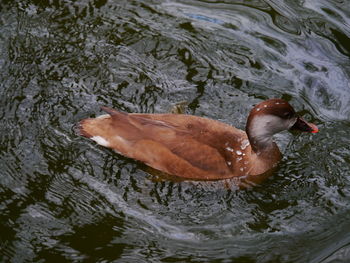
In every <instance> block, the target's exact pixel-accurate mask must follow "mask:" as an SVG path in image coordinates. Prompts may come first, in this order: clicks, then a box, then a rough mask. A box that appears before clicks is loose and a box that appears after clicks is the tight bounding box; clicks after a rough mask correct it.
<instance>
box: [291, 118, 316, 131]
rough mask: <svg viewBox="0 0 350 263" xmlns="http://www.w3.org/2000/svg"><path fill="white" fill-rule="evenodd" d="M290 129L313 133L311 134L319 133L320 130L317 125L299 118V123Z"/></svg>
mask: <svg viewBox="0 0 350 263" xmlns="http://www.w3.org/2000/svg"><path fill="white" fill-rule="evenodd" d="M290 129H291V130H297V131H302V132H311V133H316V132H318V128H317V126H316V125H315V124H313V123H310V122H307V121H305V120H304V119H302V118H300V117H298V118H297V121H296V122H295V123H294V125H293V126H292V127H291V128H290Z"/></svg>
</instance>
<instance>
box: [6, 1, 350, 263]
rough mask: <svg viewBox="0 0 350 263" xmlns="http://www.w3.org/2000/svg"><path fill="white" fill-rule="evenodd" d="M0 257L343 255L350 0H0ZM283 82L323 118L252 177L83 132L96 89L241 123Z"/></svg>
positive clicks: (348, 211) (348, 252) (97, 101)
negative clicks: (150, 169)
mask: <svg viewBox="0 0 350 263" xmlns="http://www.w3.org/2000/svg"><path fill="white" fill-rule="evenodd" d="M0 68H1V71H0V106H1V107H0V149H1V150H0V171H1V174H0V261H1V262H83V261H89V262H112V261H113V262H323V263H326V262H327V263H328V262H349V261H350V234H349V232H350V146H349V145H350V84H349V83H350V4H349V1H348V0H343V1H341V0H333V1H331V0H328V1H327V0H318V1H314V0H305V1H294V0H285V1H274V0H271V1H262V0H261V1H258V0H256V1H228V0H227V1H225V0H223V1H210V0H207V1H185V0H184V1H157V0H149V1H127V0H124V1H123V0H109V1H108V0H90V1H83V0H81V1H74V2H73V1H63V0H62V1H59V0H50V1H39V0H35V1H34V0H33V1H29V0H24V1H19V0H17V1H13V0H11V1H10V0H6V1H5V0H2V1H1V2H0ZM270 97H279V98H284V99H287V100H288V101H290V103H291V104H293V105H294V106H295V108H296V109H297V111H299V112H301V114H302V115H303V116H304V117H305V118H306V119H308V120H309V121H313V122H315V123H316V124H317V125H318V126H319V128H320V133H318V134H316V135H311V134H302V135H300V134H291V133H288V132H285V133H283V134H281V135H279V136H277V141H278V143H279V144H280V146H281V149H282V150H283V152H284V159H283V161H282V162H281V165H280V167H279V169H278V171H277V172H276V175H275V176H273V177H272V178H271V179H270V180H268V181H267V182H266V183H264V184H263V185H261V186H260V187H255V188H254V189H251V190H243V191H236V190H228V189H220V188H215V187H210V186H208V185H206V184H193V183H190V182H179V183H175V182H169V181H157V180H152V176H150V175H149V173H147V168H146V167H145V166H144V165H142V164H140V163H138V162H135V161H133V160H130V159H128V158H124V157H122V156H119V155H117V154H115V153H113V152H112V151H110V150H108V149H105V148H103V147H99V146H97V145H95V144H94V143H93V142H91V141H89V140H86V139H84V138H81V137H78V136H77V135H76V134H75V133H74V125H75V123H77V122H78V121H79V120H80V119H82V118H86V117H91V116H95V115H97V114H100V110H99V106H101V105H106V106H110V107H114V108H116V109H120V110H124V111H128V112H148V113H152V112H157V113H160V112H168V111H169V109H170V108H171V105H174V104H175V103H177V102H179V101H184V100H186V101H188V103H189V106H188V109H187V113H189V114H195V115H198V116H205V117H209V118H214V119H218V120H222V121H224V122H227V123H229V124H232V125H235V126H237V127H239V128H244V125H245V119H246V116H247V114H248V112H249V109H250V108H251V107H252V105H253V104H255V103H257V102H260V101H261V100H263V99H266V98H270Z"/></svg>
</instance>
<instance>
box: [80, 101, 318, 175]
mask: <svg viewBox="0 0 350 263" xmlns="http://www.w3.org/2000/svg"><path fill="white" fill-rule="evenodd" d="M102 110H104V111H105V112H107V113H108V114H105V115H102V116H99V117H97V118H90V119H84V120H82V121H81V122H80V123H79V126H78V127H79V132H80V134H81V135H82V136H85V137H87V138H90V139H92V140H94V141H95V142H97V143H98V144H100V145H102V146H105V147H108V148H111V149H113V150H115V151H116V152H117V153H119V154H121V155H124V156H127V157H129V158H133V159H136V160H139V161H141V162H144V163H145V164H147V165H149V166H150V167H152V168H155V169H157V170H160V171H162V172H165V173H167V174H169V175H174V176H177V177H180V178H183V179H189V180H220V179H229V178H237V177H247V176H249V177H250V178H254V176H257V175H260V174H264V173H266V172H268V171H269V170H271V169H272V168H273V167H275V166H276V165H277V163H278V162H279V161H280V160H281V158H282V155H281V152H280V151H279V149H278V146H277V145H276V143H275V142H273V140H272V136H273V135H274V134H275V133H278V132H281V131H283V130H288V129H292V130H300V131H304V132H311V133H316V132H318V128H317V126H316V125H314V124H312V123H308V122H306V121H305V120H303V119H302V118H301V117H299V116H298V115H297V114H296V112H295V110H294V109H293V107H292V106H291V105H290V104H289V103H288V102H286V101H284V100H282V99H269V100H266V101H263V102H261V103H259V104H258V105H256V106H255V107H254V108H253V109H252V110H251V111H250V114H249V116H248V120H247V124H246V129H245V130H246V131H245V132H244V131H242V130H240V129H237V128H234V127H232V126H230V125H228V124H225V123H222V122H219V121H215V120H211V119H207V118H202V117H197V116H192V115H182V114H141V113H125V112H119V111H116V110H113V109H110V108H107V107H102ZM253 180H254V179H253Z"/></svg>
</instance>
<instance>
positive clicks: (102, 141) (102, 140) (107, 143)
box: [91, 136, 110, 147]
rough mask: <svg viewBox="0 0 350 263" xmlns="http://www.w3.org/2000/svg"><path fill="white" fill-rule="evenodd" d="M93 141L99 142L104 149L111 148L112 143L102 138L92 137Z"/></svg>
mask: <svg viewBox="0 0 350 263" xmlns="http://www.w3.org/2000/svg"><path fill="white" fill-rule="evenodd" d="M91 140H93V141H95V142H97V143H98V144H99V145H102V146H104V147H109V145H110V143H109V142H108V141H107V140H106V139H105V138H103V137H101V136H93V137H91Z"/></svg>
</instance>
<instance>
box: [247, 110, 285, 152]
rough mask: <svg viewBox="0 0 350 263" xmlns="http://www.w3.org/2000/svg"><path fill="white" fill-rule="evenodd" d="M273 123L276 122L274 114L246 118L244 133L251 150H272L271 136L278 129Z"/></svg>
mask: <svg viewBox="0 0 350 263" xmlns="http://www.w3.org/2000/svg"><path fill="white" fill-rule="evenodd" d="M273 123H278V120H276V117H275V116H272V115H266V116H258V117H256V118H248V122H247V126H246V133H247V135H248V138H249V142H250V144H251V146H252V150H253V151H254V152H255V153H257V154H258V153H261V152H266V151H269V150H272V149H273V148H274V146H275V144H274V143H273V140H272V136H273V135H274V134H275V133H276V132H278V131H279V129H276V127H275V126H274V125H272V124H273Z"/></svg>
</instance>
